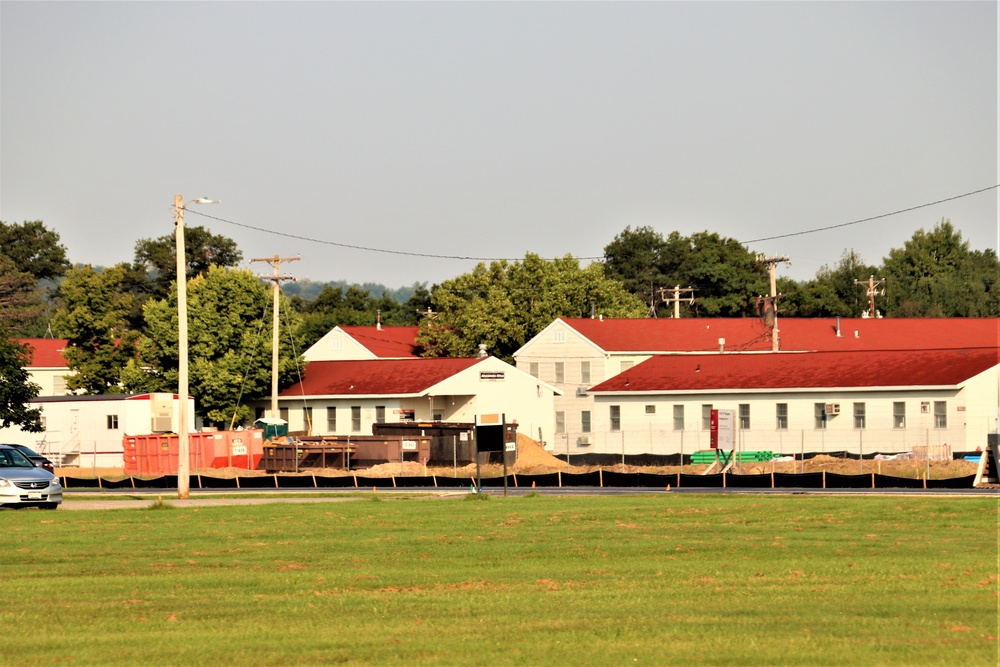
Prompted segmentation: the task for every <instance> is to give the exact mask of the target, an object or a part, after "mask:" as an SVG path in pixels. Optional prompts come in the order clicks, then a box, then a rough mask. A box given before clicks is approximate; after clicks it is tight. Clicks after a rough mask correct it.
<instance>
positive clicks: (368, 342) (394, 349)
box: [340, 326, 420, 359]
mask: <svg viewBox="0 0 1000 667" xmlns="http://www.w3.org/2000/svg"><path fill="white" fill-rule="evenodd" d="M340 328H341V330H343V331H344V333H346V334H347V335H348V336H350V337H351V338H353V339H354V340H356V341H358V343H360V344H361V345H362V346H364V348H365V349H367V350H368V351H369V352H371V353H372V354H374V355H375V356H376V357H378V358H379V359H400V358H419V357H420V354H418V352H417V333H418V332H419V331H420V327H382V328H381V329H380V328H378V327H360V326H358V327H353V326H346V327H345V326H342V327H340Z"/></svg>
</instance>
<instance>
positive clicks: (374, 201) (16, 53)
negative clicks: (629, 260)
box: [0, 0, 1000, 287]
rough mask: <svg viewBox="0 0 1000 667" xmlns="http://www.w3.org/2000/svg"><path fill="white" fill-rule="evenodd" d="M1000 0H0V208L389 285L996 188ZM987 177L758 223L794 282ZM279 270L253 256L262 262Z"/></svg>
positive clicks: (966, 214) (79, 246)
mask: <svg viewBox="0 0 1000 667" xmlns="http://www.w3.org/2000/svg"><path fill="white" fill-rule="evenodd" d="M997 34H998V19H997V3H996V2H940V3H935V2H912V3H911V2H884V3H876V2H833V3H810V2H781V3H763V2H744V3H723V2H694V3H681V2H661V3H645V2H644V3H598V2H586V3H575V2H559V3H530V2H527V3H526V2H511V3H478V2H476V3H461V2H435V3H374V2H371V3H369V2H365V3H333V2H312V3H293V2H270V3H267V2H259V3H244V2H221V3H202V2H182V3H172V2H155V3H154V2H106V3H88V2H72V3H59V2H10V1H6V0H5V1H3V2H2V3H0V219H3V220H5V221H7V222H22V221H25V220H38V219H40V220H43V221H44V222H45V223H46V225H47V226H48V227H49V228H51V229H54V230H55V231H57V232H58V233H59V234H60V235H61V237H62V241H63V243H64V244H65V245H66V247H67V249H68V250H69V257H70V259H71V260H72V261H74V262H86V263H92V264H103V265H112V264H115V263H117V262H121V261H130V260H131V259H132V257H133V254H134V253H133V250H134V245H135V242H136V240H138V239H140V238H151V237H158V236H162V235H164V234H170V233H172V232H173V214H172V210H171V205H172V202H173V197H174V195H175V194H183V195H184V196H185V198H186V199H187V198H194V197H198V196H203V195H205V196H210V197H213V198H217V199H221V200H223V203H222V204H221V205H216V206H208V207H200V208H197V209H196V208H195V207H192V213H190V214H189V215H188V216H187V219H186V222H187V223H188V224H189V225H196V224H203V225H205V226H208V227H209V228H210V229H212V231H213V232H216V233H219V234H223V235H225V236H228V237H231V238H233V239H235V240H236V241H237V242H238V243H239V246H240V248H241V249H242V250H243V252H244V255H245V257H246V258H247V260H249V259H250V258H252V257H259V256H270V255H273V254H275V253H280V254H281V255H300V256H301V257H302V260H301V261H299V262H297V263H295V264H289V265H288V266H287V269H288V271H289V272H290V273H292V274H294V275H296V276H298V277H300V278H311V279H313V280H336V279H344V280H348V281H352V282H364V281H375V282H381V283H384V284H386V285H388V286H390V287H396V286H401V285H408V284H411V283H413V282H414V281H421V282H424V281H428V282H440V281H441V280H444V279H446V278H450V277H453V276H456V275H458V274H460V273H463V272H465V271H468V270H470V269H471V268H472V267H473V266H474V264H475V262H472V261H467V260H452V259H429V258H418V257H409V256H399V255H391V254H379V253H371V252H364V251H359V250H351V249H346V248H341V247H337V246H334V245H329V244H320V243H315V242H309V241H304V240H299V239H295V238H289V237H287V236H279V235H275V234H269V233H265V232H260V231H254V230H250V229H246V228H243V227H239V226H235V225H232V224H228V223H225V222H220V221H215V220H210V219H206V218H203V217H199V216H198V215H195V214H194V211H198V212H204V213H207V214H210V215H213V216H217V217H219V218H224V219H225V220H228V221H232V222H235V223H239V224H241V225H248V226H252V227H258V228H263V229H267V230H273V231H276V232H281V233H283V234H289V235H293V236H302V237H309V238H313V239H319V240H322V241H329V242H333V243H342V244H349V245H356V246H368V247H376V248H384V249H389V250H400V251H407V252H415V253H428V254H440V255H459V256H476V257H507V258H520V257H523V256H524V253H525V252H526V251H531V252H537V253H539V254H541V255H542V256H546V257H553V256H561V255H564V254H566V253H571V254H573V255H575V256H578V257H597V256H601V255H602V254H603V249H604V246H605V245H607V244H608V243H609V242H610V241H611V240H612V239H613V238H614V237H615V235H616V234H618V233H619V232H621V231H622V230H623V229H624V228H625V227H626V226H628V225H631V226H632V227H636V226H643V225H649V226H652V227H654V228H655V229H657V230H658V231H660V232H661V233H663V234H664V235H666V234H668V233H669V232H670V231H672V230H678V231H680V232H681V233H682V234H685V235H687V234H690V233H692V232H695V231H700V230H709V231H715V232H719V233H720V234H722V235H724V236H728V237H732V238H736V239H738V240H740V241H748V240H752V239H759V238H763V237H770V236H774V235H778V234H789V233H794V232H798V231H802V230H807V229H813V228H817V227H823V226H828V225H835V224H839V223H844V222H849V221H853V220H857V219H861V218H866V217H869V216H874V215H879V214H882V213H887V212H890V211H894V210H897V209H902V208H907V207H910V206H914V205H918V204H923V203H926V202H931V201H935V200H938V199H943V198H945V197H950V196H953V195H957V194H961V193H964V192H969V191H972V190H977V189H980V188H984V187H989V186H992V185H996V184H997V183H1000V175H998V146H997V126H998V122H997V115H998V111H997V107H998V96H997V61H998V47H997ZM997 201H998V197H997V191H996V190H993V191H990V192H987V193H983V194H979V195H975V196H972V197H967V198H965V199H961V200H958V201H953V202H949V203H944V204H939V205H936V206H933V207H929V208H925V209H922V210H919V211H914V212H910V213H906V214H902V215H897V216H893V217H889V218H885V219H881V220H879V221H876V222H872V223H866V224H862V225H855V226H851V227H846V228H840V229H836V230H831V231H826V232H819V233H815V234H807V235H802V236H794V237H790V238H785V239H780V240H775V241H767V242H757V243H752V244H750V246H749V247H750V248H751V250H754V251H758V252H764V253H768V254H787V255H789V256H790V257H791V258H792V263H793V265H792V267H791V268H790V269H784V268H783V269H781V273H780V275H789V276H791V277H793V278H798V279H806V278H811V277H813V276H814V275H815V273H816V270H817V269H818V268H819V267H820V266H822V265H823V264H830V265H832V264H835V263H836V262H837V261H838V260H839V259H840V257H841V255H842V253H843V251H844V250H845V249H848V248H854V249H856V250H858V251H859V252H860V253H861V255H862V257H863V258H864V260H865V261H867V262H869V263H873V264H878V263H879V262H880V261H881V258H882V257H883V256H884V255H885V254H886V253H887V252H888V250H889V249H890V248H892V247H901V246H902V245H903V243H904V242H905V241H906V240H907V239H909V238H910V237H911V236H912V235H913V233H914V232H915V231H916V230H917V229H920V228H926V229H930V228H931V227H932V226H933V224H934V223H935V222H936V221H938V220H940V219H941V218H943V217H946V218H950V219H951V221H952V222H953V223H954V224H955V225H956V227H958V229H960V230H961V232H962V234H963V236H964V237H965V238H966V239H967V240H969V241H970V242H971V245H972V247H974V248H976V249H986V248H995V247H996V245H997V242H998V218H997ZM254 268H255V269H256V270H258V271H260V272H266V271H269V270H270V269H269V268H268V267H267V266H266V265H255V267H254Z"/></svg>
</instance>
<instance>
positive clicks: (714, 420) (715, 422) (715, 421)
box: [708, 410, 719, 449]
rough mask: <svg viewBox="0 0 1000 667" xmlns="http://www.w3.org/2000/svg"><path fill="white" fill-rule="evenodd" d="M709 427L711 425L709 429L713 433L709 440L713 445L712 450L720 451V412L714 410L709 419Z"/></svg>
mask: <svg viewBox="0 0 1000 667" xmlns="http://www.w3.org/2000/svg"><path fill="white" fill-rule="evenodd" d="M708 425H709V428H710V429H711V430H710V431H709V432H710V433H711V439H710V440H709V442H710V443H711V444H710V446H711V448H712V449H718V448H719V411H718V410H712V414H711V416H709V418H708Z"/></svg>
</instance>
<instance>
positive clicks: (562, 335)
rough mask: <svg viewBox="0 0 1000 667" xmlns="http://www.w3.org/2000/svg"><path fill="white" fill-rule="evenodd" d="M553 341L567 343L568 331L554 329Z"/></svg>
mask: <svg viewBox="0 0 1000 667" xmlns="http://www.w3.org/2000/svg"><path fill="white" fill-rule="evenodd" d="M552 342H553V343H565V342H566V332H565V331H553V332H552Z"/></svg>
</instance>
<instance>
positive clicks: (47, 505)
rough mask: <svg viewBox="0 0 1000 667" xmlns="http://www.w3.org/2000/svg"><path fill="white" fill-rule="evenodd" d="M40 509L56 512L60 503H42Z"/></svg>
mask: <svg viewBox="0 0 1000 667" xmlns="http://www.w3.org/2000/svg"><path fill="white" fill-rule="evenodd" d="M38 507H39V509H43V510H54V509H57V508H58V507H59V503H42V504H41V505H39V506H38Z"/></svg>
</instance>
